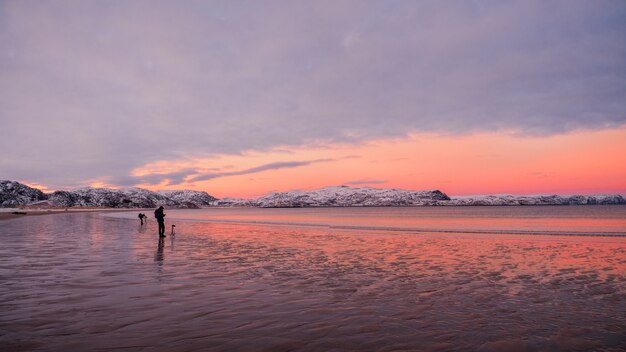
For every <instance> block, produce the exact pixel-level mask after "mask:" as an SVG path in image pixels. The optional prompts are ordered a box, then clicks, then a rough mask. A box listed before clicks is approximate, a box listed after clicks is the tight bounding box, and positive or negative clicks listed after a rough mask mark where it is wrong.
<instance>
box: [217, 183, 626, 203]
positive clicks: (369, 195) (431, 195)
mask: <svg viewBox="0 0 626 352" xmlns="http://www.w3.org/2000/svg"><path fill="white" fill-rule="evenodd" d="M213 204H214V205H216V206H257V207H264V208H286V207H287V208H290V207H291V208H299V207H383V206H420V205H441V206H454V205H457V206H480V205H587V204H626V200H625V199H624V197H622V196H620V195H586V196H585V195H572V196H558V195H537V196H515V195H490V196H469V197H452V198H450V197H448V196H447V195H446V194H445V193H442V192H440V191H438V190H433V191H407V190H400V189H385V188H369V187H363V188H350V187H347V186H341V187H327V188H322V189H318V190H312V191H290V192H276V193H271V194H268V195H266V196H263V197H261V198H257V199H236V198H224V199H221V200H218V201H216V202H214V203H213Z"/></svg>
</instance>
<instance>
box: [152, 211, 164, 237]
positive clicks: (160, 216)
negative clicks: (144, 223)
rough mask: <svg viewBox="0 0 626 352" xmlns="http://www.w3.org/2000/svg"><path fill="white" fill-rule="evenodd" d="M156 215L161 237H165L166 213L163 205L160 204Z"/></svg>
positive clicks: (155, 212)
mask: <svg viewBox="0 0 626 352" xmlns="http://www.w3.org/2000/svg"><path fill="white" fill-rule="evenodd" d="M154 217H155V218H156V219H157V223H159V237H165V213H164V212H163V206H160V207H159V208H158V209H157V210H155V211H154Z"/></svg>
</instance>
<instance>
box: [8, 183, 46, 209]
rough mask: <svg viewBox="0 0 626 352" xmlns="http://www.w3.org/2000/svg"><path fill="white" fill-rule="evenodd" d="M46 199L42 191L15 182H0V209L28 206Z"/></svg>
mask: <svg viewBox="0 0 626 352" xmlns="http://www.w3.org/2000/svg"><path fill="white" fill-rule="evenodd" d="M47 198H48V197H47V196H46V194H45V193H43V192H42V191H40V190H38V189H36V188H32V187H28V186H26V185H25V184H22V183H19V182H15V181H0V207H13V206H16V205H22V204H28V203H31V202H36V201H40V200H46V199H47Z"/></svg>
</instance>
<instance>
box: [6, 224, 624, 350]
mask: <svg viewBox="0 0 626 352" xmlns="http://www.w3.org/2000/svg"><path fill="white" fill-rule="evenodd" d="M0 226H2V227H1V228H0V236H1V238H2V246H0V282H2V285H0V312H2V313H1V314H0V346H2V350H3V351H85V350H89V351H104V350H106V351H111V350H114V351H128V350H130V351H194V350H215V351H328V350H335V351H399V350H403V351H411V350H414V351H436V350H441V351H447V350H458V351H475V350H484V351H555V350H563V351H576V350H580V351H586V350H602V351H620V350H624V349H625V348H626V333H625V331H626V303H625V302H626V238H624V237H581V236H576V237H570V236H537V235H534V236H529V235H487V234H485V235H480V234H448V233H447V234H441V233H439V234H428V233H415V234H414V233H400V234H399V233H388V232H384V231H357V230H346V229H330V228H310V227H308V228H307V227H302V228H299V227H290V226H260V225H244V224H224V223H221V224H215V223H198V222H177V223H176V226H177V227H176V229H177V235H176V236H175V238H173V237H172V236H168V237H167V238H166V239H165V241H163V242H159V241H158V240H157V236H156V222H155V221H149V223H148V225H147V227H140V226H139V224H138V221H135V220H127V219H116V218H108V217H103V216H101V215H98V214H90V213H78V214H56V215H54V216H36V217H28V216H27V217H23V218H17V219H10V220H6V221H2V223H1V224H0ZM166 226H167V228H168V232H169V224H166Z"/></svg>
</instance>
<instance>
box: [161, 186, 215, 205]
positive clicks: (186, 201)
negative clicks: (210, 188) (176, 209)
mask: <svg viewBox="0 0 626 352" xmlns="http://www.w3.org/2000/svg"><path fill="white" fill-rule="evenodd" d="M159 193H160V194H162V195H164V196H165V197H167V198H168V199H170V200H173V201H175V202H177V203H178V204H183V205H191V204H193V205H194V206H195V207H199V208H201V207H208V206H211V205H213V203H214V202H215V201H216V200H217V198H215V197H213V196H211V195H210V194H208V193H206V192H202V191H190V190H184V191H161V192H159ZM191 207H192V206H189V208H191Z"/></svg>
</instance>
